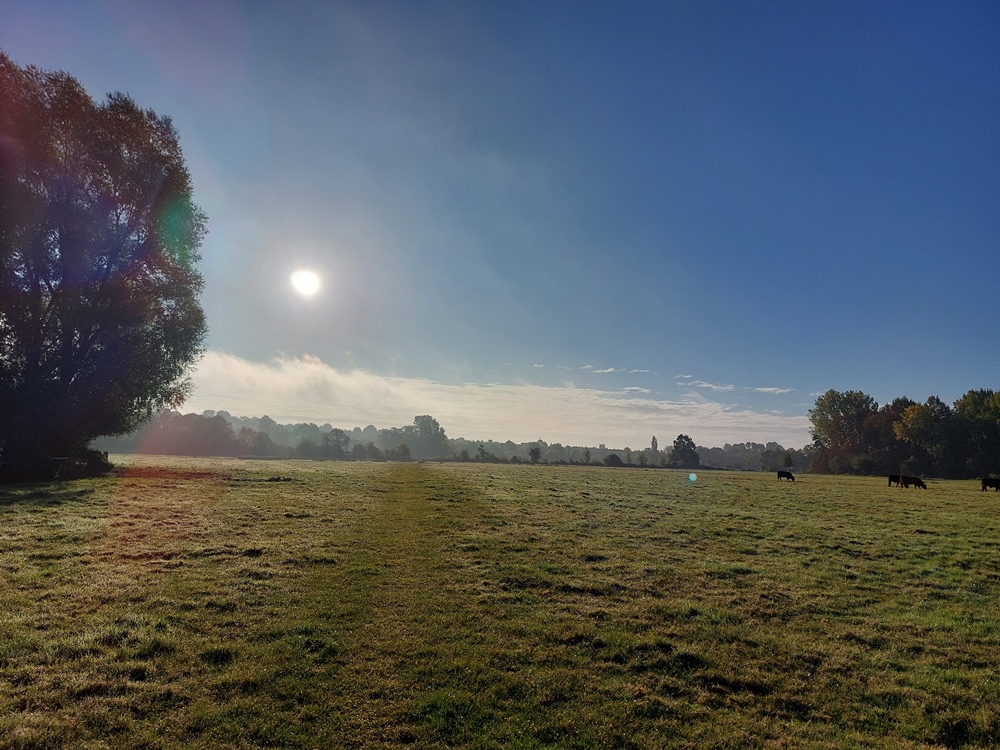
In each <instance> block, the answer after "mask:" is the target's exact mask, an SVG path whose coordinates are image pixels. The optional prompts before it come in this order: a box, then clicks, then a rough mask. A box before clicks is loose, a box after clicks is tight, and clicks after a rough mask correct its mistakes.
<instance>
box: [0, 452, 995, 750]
mask: <svg viewBox="0 0 1000 750" xmlns="http://www.w3.org/2000/svg"><path fill="white" fill-rule="evenodd" d="M127 462H128V464H129V468H128V469H127V470H126V471H125V472H124V473H123V474H122V475H121V476H118V477H113V478H108V479H102V480H96V481H91V482H79V483H73V484H67V485H58V484H57V485H44V486H43V485H37V486H28V485H25V486H20V487H7V488H0V601H2V602H3V608H2V609H0V748H3V749H4V750H6V749H7V748H61V747H66V748H70V747H72V748H75V747H115V748H118V747H123V748H165V749H166V748H190V747H203V748H216V747H219V748H256V747H288V748H311V747H323V748H397V747H414V748H447V747H463V748H496V747H510V748H546V747H558V748H614V747H618V748H671V747H676V748H695V747H698V748H700V747H720V748H722V747H727V748H736V747H740V748H743V747H751V748H753V747H758V748H780V747H786V748H845V747H847V748H851V747H856V748H886V749H888V748H914V749H916V748H942V747H947V748H951V747H964V748H988V747H996V746H998V745H1000V709H998V705H1000V684H998V678H997V670H996V667H997V664H998V662H1000V658H998V656H1000V612H998V601H1000V567H998V563H997V551H998V549H1000V542H998V538H997V526H998V522H997V520H996V518H997V510H998V508H997V501H996V499H995V498H994V497H992V496H991V495H988V494H982V493H979V492H977V491H975V490H977V489H978V485H977V486H976V487H972V483H960V482H934V481H931V482H930V483H929V485H930V487H929V489H928V490H927V491H926V492H924V491H919V492H918V491H910V492H905V491H901V490H896V489H887V488H886V487H885V486H884V480H878V479H874V478H863V477H857V478H853V477H810V476H804V477H802V478H800V481H799V482H796V483H795V484H794V485H792V484H791V483H781V484H778V483H776V482H775V480H774V477H773V475H763V474H744V473H732V472H706V473H704V474H703V475H702V476H699V478H698V480H697V481H696V482H690V481H688V479H687V473H686V472H685V473H680V472H670V471H639V470H609V469H602V468H588V467H544V466H475V465H461V464H435V463H426V464H416V463H414V464H352V463H322V462H296V461H287V462H241V461H226V460H216V461H213V460H208V459H167V458H159V457H146V458H138V457H135V458H130V459H127Z"/></svg>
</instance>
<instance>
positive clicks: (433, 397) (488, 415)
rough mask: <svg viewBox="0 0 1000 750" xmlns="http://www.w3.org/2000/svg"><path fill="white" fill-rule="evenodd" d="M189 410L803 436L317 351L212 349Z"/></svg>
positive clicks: (583, 392)
mask: <svg viewBox="0 0 1000 750" xmlns="http://www.w3.org/2000/svg"><path fill="white" fill-rule="evenodd" d="M193 381H194V385H195V389H194V393H193V394H192V397H191V398H190V399H189V400H188V402H187V403H186V404H185V406H184V410H185V411H192V412H201V411H204V410H205V409H215V410H225V411H228V412H230V413H231V414H234V415H237V416H257V417H260V416H263V415H265V414H267V415H268V416H270V417H271V418H272V419H274V420H276V421H278V422H282V423H287V422H315V423H317V424H323V423H326V422H329V423H330V424H332V425H334V426H337V427H344V428H348V429H349V428H352V427H355V426H359V427H364V426H365V425H368V424H374V425H375V426H376V427H380V428H381V427H399V426H402V425H406V424H410V423H411V422H412V421H413V418H414V417H415V416H417V415H418V414H430V415H432V416H433V417H434V418H435V419H437V420H438V422H440V423H441V426H442V427H444V429H445V430H446V431H447V433H448V435H449V436H450V437H465V438H469V439H481V440H486V439H493V440H513V441H514V442H527V441H530V440H536V439H538V438H543V439H544V440H546V441H547V442H550V443H555V442H559V443H563V444H564V445H597V444H599V443H606V444H607V445H609V446H612V447H623V446H626V445H630V446H633V447H638V446H644V445H647V444H648V443H649V439H650V437H651V436H652V435H658V436H659V440H660V443H661V444H663V445H665V444H668V443H669V441H670V440H672V439H673V438H674V437H676V436H677V435H678V434H680V433H684V434H686V435H690V436H691V437H692V438H693V439H694V441H695V443H697V444H698V445H705V446H710V447H711V446H721V445H724V444H725V443H741V442H747V441H754V442H760V443H763V442H768V441H772V440H773V441H775V442H778V443H781V444H782V445H784V446H785V447H788V448H800V447H802V446H803V445H806V444H807V443H808V442H809V421H808V419H807V418H806V417H804V416H796V417H788V416H779V415H774V414H768V413H764V412H759V411H753V410H748V409H745V408H736V407H731V406H727V405H724V404H719V403H713V402H710V401H705V400H703V399H702V400H697V401H695V400H691V401H664V400H657V399H652V398H648V397H647V394H646V393H645V392H643V391H641V390H635V389H626V391H625V392H623V391H600V390H595V389H589V388H574V387H540V386H526V385H496V384H486V385H481V384H472V383H461V384H447V383H439V382H435V381H431V380H418V379H412V378H397V377H385V376H382V375H376V374H373V373H370V372H365V371H362V370H347V371H342V370H336V369H334V368H333V367H330V366H329V365H327V364H325V363H324V362H322V361H321V360H319V359H318V358H316V357H311V356H306V357H301V358H290V357H285V358H279V359H274V360H272V361H270V362H250V361H248V360H245V359H241V358H240V357H236V356H233V355H231V354H226V353H223V352H217V351H209V352H208V353H206V355H205V357H204V358H203V359H202V360H201V362H200V363H199V364H198V366H197V368H196V369H195V371H194V373H193Z"/></svg>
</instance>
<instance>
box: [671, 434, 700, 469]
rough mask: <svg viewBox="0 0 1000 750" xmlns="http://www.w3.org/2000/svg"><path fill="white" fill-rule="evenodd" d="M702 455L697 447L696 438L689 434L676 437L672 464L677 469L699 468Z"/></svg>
mask: <svg viewBox="0 0 1000 750" xmlns="http://www.w3.org/2000/svg"><path fill="white" fill-rule="evenodd" d="M700 464H701V457H700V456H699V455H698V450H697V448H696V447H695V444H694V440H692V439H691V438H690V437H688V436H687V435H683V434H681V435H678V436H677V437H676V438H674V449H673V451H672V452H671V453H670V466H671V467H673V468H677V469H697V468H698V466H699V465H700Z"/></svg>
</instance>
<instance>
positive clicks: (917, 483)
mask: <svg viewBox="0 0 1000 750" xmlns="http://www.w3.org/2000/svg"><path fill="white" fill-rule="evenodd" d="M900 479H901V480H902V481H903V486H904V487H907V488H909V486H910V485H911V484H912V485H913V486H914V487H919V488H920V489H922V490H926V489H927V485H926V484H924V480H923V479H921V478H920V477H900Z"/></svg>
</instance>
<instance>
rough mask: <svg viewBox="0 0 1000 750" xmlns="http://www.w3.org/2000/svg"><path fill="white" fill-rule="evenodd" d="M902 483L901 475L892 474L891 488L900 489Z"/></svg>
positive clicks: (890, 478)
mask: <svg viewBox="0 0 1000 750" xmlns="http://www.w3.org/2000/svg"><path fill="white" fill-rule="evenodd" d="M901 481H902V480H900V478H899V474H890V475H889V486H890V487H892V485H896V486H897V487H899V485H900V482H901Z"/></svg>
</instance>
